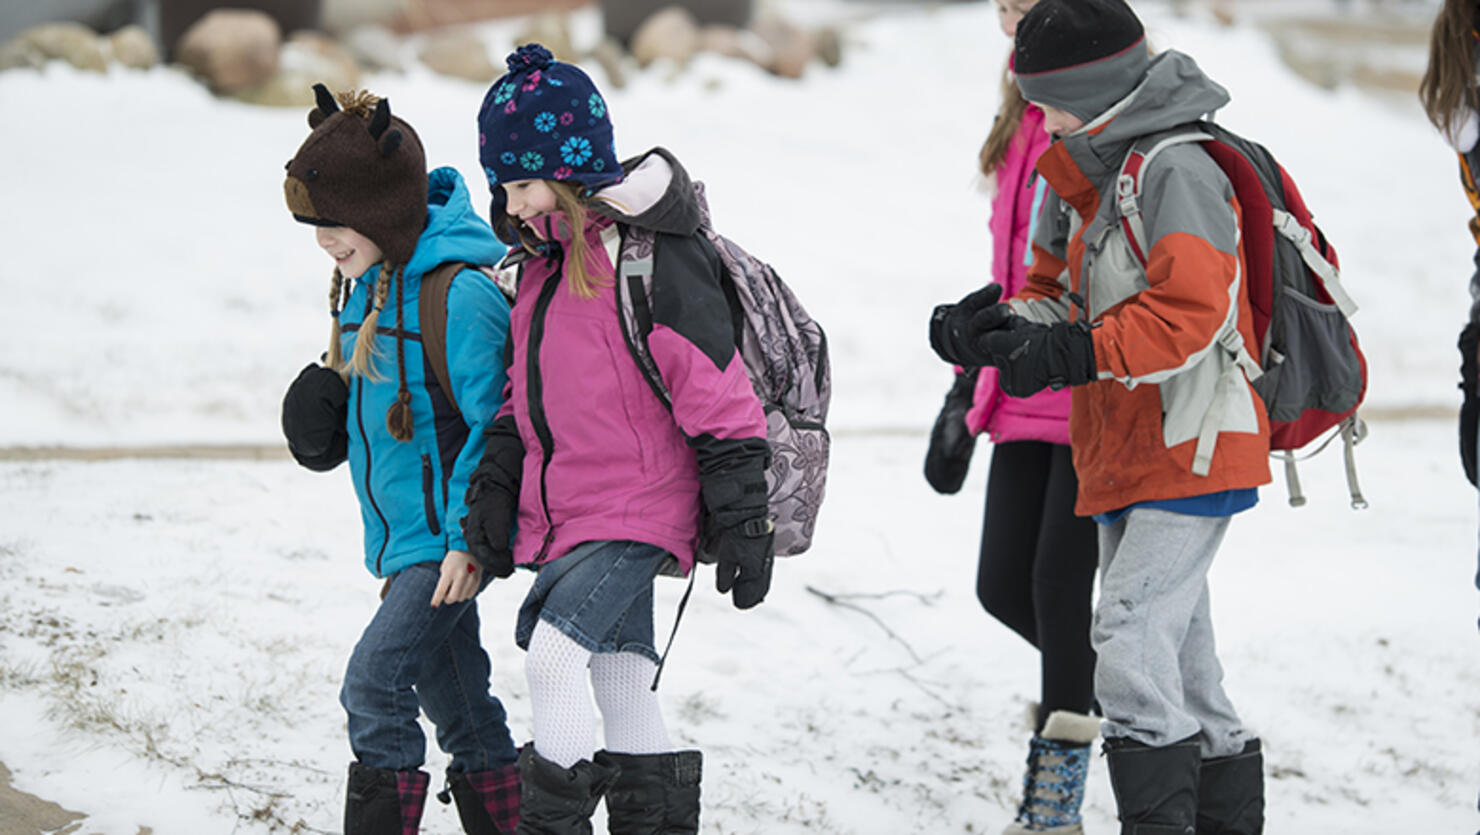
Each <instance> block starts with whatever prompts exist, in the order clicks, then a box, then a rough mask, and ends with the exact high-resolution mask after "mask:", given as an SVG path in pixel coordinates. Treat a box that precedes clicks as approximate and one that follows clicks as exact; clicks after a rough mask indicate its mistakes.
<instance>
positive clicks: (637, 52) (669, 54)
mask: <svg viewBox="0 0 1480 835" xmlns="http://www.w3.org/2000/svg"><path fill="white" fill-rule="evenodd" d="M698 51H699V22H698V21H697V20H696V19H695V18H694V16H693V15H692V14H691V13H689V10H688V9H685V8H684V7H682V6H668V7H666V8H664V9H661V10H659V11H657V12H655V13H654V14H653V16H652V17H649V18H648V19H647V20H645V21H643V23H642V25H641V26H639V27H637V32H636V33H635V34H633V36H632V57H633V58H636V59H637V65H638V66H639V67H646V66H648V65H649V64H651V63H652V62H654V61H656V60H658V59H659V58H667V59H669V60H672V61H674V62H675V63H677V64H678V65H680V66H682V65H684V64H687V63H688V62H689V61H690V60H691V59H692V58H693V57H694V53H695V52H698Z"/></svg>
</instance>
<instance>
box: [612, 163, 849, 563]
mask: <svg viewBox="0 0 1480 835" xmlns="http://www.w3.org/2000/svg"><path fill="white" fill-rule="evenodd" d="M694 192H695V197H696V199H697V200H698V203H699V208H700V224H699V227H700V228H699V232H698V233H697V234H700V235H703V236H704V238H705V239H706V240H707V241H709V243H710V245H712V246H713V247H714V250H715V252H716V253H717V254H718V255H719V257H720V261H721V262H722V264H723V265H724V276H723V279H722V289H723V290H724V293H725V298H726V299H727V300H728V301H729V305H730V315H731V317H732V319H733V320H734V322H735V324H736V328H735V331H736V334H737V343H736V346H735V347H736V348H737V349H739V351H740V357H741V359H742V360H743V361H744V363H745V372H746V375H747V376H749V377H750V382H751V385H752V386H754V388H755V393H756V395H757V396H758V397H759V398H760V401H761V406H762V407H763V408H764V410H765V414H766V441H767V442H768V443H769V445H770V447H771V467H770V469H769V470H768V471H767V472H766V483H767V487H768V488H769V491H768V492H769V496H768V504H769V510H770V516H771V522H772V524H773V525H774V526H775V532H776V540H775V551H776V556H778V557H785V556H792V555H795V554H800V553H802V552H803V551H805V550H807V548H809V547H810V546H811V544H812V534H813V531H814V529H815V528H816V525H817V512H818V509H819V508H820V507H821V506H822V498H823V494H824V492H825V488H826V484H827V462H828V451H829V448H830V440H829V437H828V433H827V429H826V427H825V426H824V424H825V423H826V421H827V410H828V404H829V402H830V401H831V398H832V378H831V373H830V371H829V365H828V353H827V337H826V335H825V334H823V332H822V326H821V325H819V324H817V322H816V320H814V319H813V318H812V317H811V316H810V315H808V313H807V311H806V310H805V309H803V307H802V305H801V303H800V302H798V301H797V298H796V295H795V294H794V293H793V292H792V291H791V288H789V287H787V285H786V283H785V282H784V281H782V280H781V277H780V276H778V275H777V274H776V271H775V270H773V269H771V267H770V265H768V264H766V263H765V262H763V261H761V260H760V259H758V258H756V257H755V256H753V255H751V254H750V253H748V252H746V251H745V250H744V249H742V248H741V247H740V246H739V245H738V244H736V243H735V242H733V241H731V240H730V239H728V238H726V237H724V236H723V235H720V234H719V233H718V232H716V231H714V227H713V226H711V225H710V218H709V205H708V202H707V201H706V200H705V199H704V185H703V184H702V183H698V182H695V183H694ZM655 239H656V234H655V233H654V231H653V230H651V229H646V228H643V227H639V226H629V225H626V224H612V225H611V226H608V227H607V228H606V230H605V231H604V232H603V234H602V241H603V243H604V244H605V245H606V248H607V254H608V256H610V258H611V263H612V264H613V266H614V267H615V268H616V273H617V282H616V284H617V287H616V291H617V307H618V311H619V313H620V315H621V324H622V333H623V335H624V336H625V337H626V340H627V347H628V348H629V349H630V350H631V352H632V356H633V358H634V359H635V360H636V361H637V367H638V368H639V369H641V370H642V374H643V376H644V377H645V378H646V379H647V381H648V384H649V385H650V386H651V387H652V389H653V392H654V393H655V394H657V395H658V398H659V399H660V400H662V401H663V404H664V405H665V406H668V407H669V408H670V409H672V407H673V402H672V397H671V395H670V394H669V391H668V387H667V386H666V385H665V384H664V383H663V378H662V376H661V375H660V374H659V373H658V366H657V363H655V362H654V361H653V356H652V352H651V350H650V349H649V347H648V335H649V334H650V333H652V330H653V316H652V309H653V306H652V290H653V247H654V244H655ZM696 556H697V558H698V559H699V560H700V561H701V562H712V561H713V559H712V557H711V556H710V555H708V554H705V553H703V552H702V551H701V552H700V553H699V554H697V555H696Z"/></svg>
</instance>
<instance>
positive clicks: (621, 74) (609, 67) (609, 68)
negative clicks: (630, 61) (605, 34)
mask: <svg viewBox="0 0 1480 835" xmlns="http://www.w3.org/2000/svg"><path fill="white" fill-rule="evenodd" d="M590 57H591V60H592V61H595V62H596V65H597V66H599V67H601V71H602V72H604V73H606V84H607V86H609V87H611V88H612V89H614V90H620V89H622V88H623V87H626V86H627V73H626V72H625V71H624V70H623V69H622V59H623V58H625V57H627V53H626V52H624V51H622V45H621V44H619V43H617V40H616V38H602V39H601V40H600V41H599V42H598V43H597V44H596V46H594V47H592V48H591V56H590ZM597 86H600V85H597Z"/></svg>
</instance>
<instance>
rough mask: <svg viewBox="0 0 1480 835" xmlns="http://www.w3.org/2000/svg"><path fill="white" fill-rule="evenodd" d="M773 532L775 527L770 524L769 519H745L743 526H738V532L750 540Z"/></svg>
mask: <svg viewBox="0 0 1480 835" xmlns="http://www.w3.org/2000/svg"><path fill="white" fill-rule="evenodd" d="M774 530H776V526H775V525H773V524H771V519H770V517H761V518H760V519H746V520H745V524H743V525H741V526H740V532H741V533H743V534H745V535H746V536H748V537H752V538H755V537H762V536H765V535H766V534H768V533H770V532H772V531H774Z"/></svg>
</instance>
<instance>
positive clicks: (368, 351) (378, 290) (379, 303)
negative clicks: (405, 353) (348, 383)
mask: <svg viewBox="0 0 1480 835" xmlns="http://www.w3.org/2000/svg"><path fill="white" fill-rule="evenodd" d="M390 292H391V265H390V264H389V263H385V264H381V265H380V276H379V277H378V278H377V279H376V281H375V304H374V306H372V307H371V308H370V312H369V313H368V314H366V316H365V321H363V322H361V323H360V334H359V336H358V337H356V338H355V352H354V354H353V355H351V356H350V360H349V369H350V372H351V373H354V374H359V375H360V376H361V377H364V378H366V379H368V380H379V379H380V375H379V374H377V373H376V372H375V364H374V360H373V356H374V351H375V329H376V327H378V325H379V323H380V310H381V308H383V307H385V302H386V299H387V298H389V297H390Z"/></svg>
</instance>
